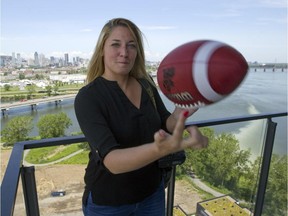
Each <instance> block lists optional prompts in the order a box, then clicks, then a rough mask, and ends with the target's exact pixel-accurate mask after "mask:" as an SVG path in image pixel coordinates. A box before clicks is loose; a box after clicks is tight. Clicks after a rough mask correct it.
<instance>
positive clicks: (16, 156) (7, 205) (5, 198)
mask: <svg viewBox="0 0 288 216" xmlns="http://www.w3.org/2000/svg"><path fill="white" fill-rule="evenodd" d="M283 116H287V112H281V113H266V114H256V115H248V116H241V117H230V118H222V119H213V120H205V121H197V122H187V123H186V126H189V125H197V126H198V127H206V126H215V125H222V124H229V123H236V122H244V121H251V120H259V119H271V118H274V117H283ZM85 141H86V138H85V137H84V135H78V136H68V137H58V138H50V139H42V140H32V141H23V142H18V143H15V144H14V147H13V150H12V152H11V155H10V159H9V162H8V165H7V169H6V172H5V175H4V178H3V181H2V185H1V215H5V216H6V215H7V216H8V215H13V212H14V206H15V201H16V194H17V188H18V182H19V176H20V170H21V167H22V163H23V155H24V154H23V153H24V150H25V149H33V148H41V147H47V146H57V145H66V144H73V143H79V142H85Z"/></svg>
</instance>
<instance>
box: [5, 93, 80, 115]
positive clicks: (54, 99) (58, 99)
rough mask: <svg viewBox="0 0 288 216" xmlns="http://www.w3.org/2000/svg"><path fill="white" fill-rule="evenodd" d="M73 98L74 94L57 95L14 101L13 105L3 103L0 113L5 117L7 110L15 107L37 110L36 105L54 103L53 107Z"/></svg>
mask: <svg viewBox="0 0 288 216" xmlns="http://www.w3.org/2000/svg"><path fill="white" fill-rule="evenodd" d="M75 96H76V94H68V95H58V96H52V97H46V98H38V99H32V100H26V101H16V102H13V103H5V104H1V111H2V115H5V113H6V112H7V111H8V110H9V109H12V108H16V107H23V106H30V107H31V109H32V110H34V109H36V108H37V105H39V104H40V103H47V102H55V105H58V104H59V103H60V102H61V101H63V100H64V99H70V98H75Z"/></svg>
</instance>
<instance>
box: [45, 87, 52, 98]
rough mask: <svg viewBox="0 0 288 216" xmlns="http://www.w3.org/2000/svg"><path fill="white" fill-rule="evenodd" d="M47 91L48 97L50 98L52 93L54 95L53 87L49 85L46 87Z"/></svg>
mask: <svg viewBox="0 0 288 216" xmlns="http://www.w3.org/2000/svg"><path fill="white" fill-rule="evenodd" d="M45 89H46V91H47V95H48V96H49V97H50V96H51V93H52V86H50V85H48V86H46V87H45Z"/></svg>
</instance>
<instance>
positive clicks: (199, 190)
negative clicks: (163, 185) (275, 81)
mask: <svg viewBox="0 0 288 216" xmlns="http://www.w3.org/2000/svg"><path fill="white" fill-rule="evenodd" d="M266 126H267V120H266V119H264V120H253V121H247V122H240V123H230V124H224V125H218V126H209V127H205V128H201V130H202V132H203V133H204V134H205V135H206V136H208V137H209V140H210V141H209V142H210V143H209V147H208V148H207V149H203V150H196V151H190V150H187V151H186V157H187V158H186V161H185V163H184V164H182V165H181V166H179V167H177V172H176V179H177V177H178V178H181V180H177V181H176V183H175V196H174V198H175V201H174V205H175V206H179V207H180V208H182V210H184V211H185V213H186V214H196V212H197V211H198V214H199V213H200V211H206V212H207V211H209V212H210V213H211V214H216V213H218V215H221V214H222V215H225V214H226V213H231V214H233V215H237V214H239V215H251V214H252V213H253V211H254V207H255V206H254V205H255V199H256V195H257V189H258V188H257V187H258V181H259V175H258V174H259V171H260V167H261V164H260V163H258V162H257V158H259V157H260V156H261V155H262V152H263V145H264V140H265V134H266ZM211 211H212V212H211ZM231 214H230V215H231ZM199 215H200V214H199ZM203 215H204V214H203Z"/></svg>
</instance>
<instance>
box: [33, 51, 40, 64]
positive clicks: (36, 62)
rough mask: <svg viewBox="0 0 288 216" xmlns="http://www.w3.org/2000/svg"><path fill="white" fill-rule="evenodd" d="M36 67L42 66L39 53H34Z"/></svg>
mask: <svg viewBox="0 0 288 216" xmlns="http://www.w3.org/2000/svg"><path fill="white" fill-rule="evenodd" d="M34 65H35V66H40V63H39V57H38V53H37V52H35V53H34Z"/></svg>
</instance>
